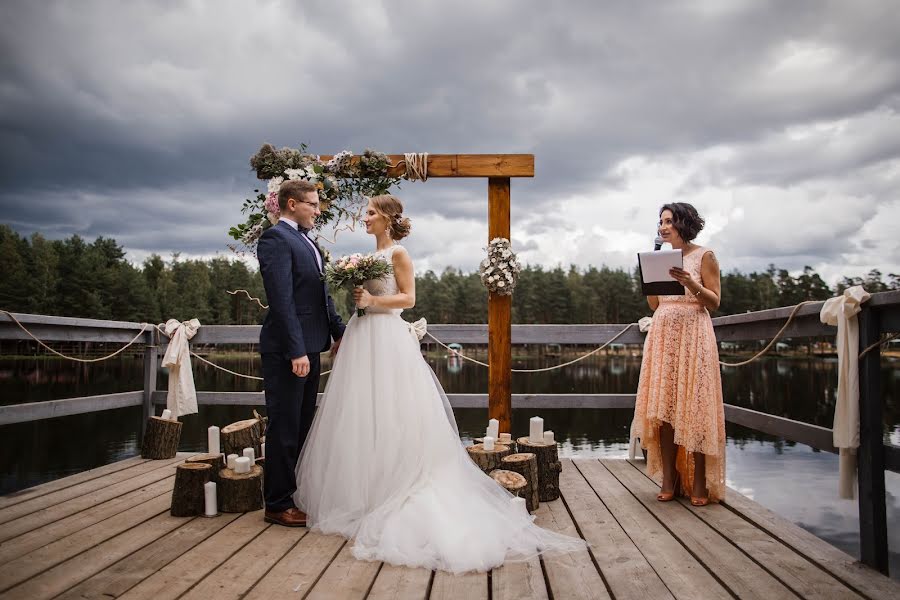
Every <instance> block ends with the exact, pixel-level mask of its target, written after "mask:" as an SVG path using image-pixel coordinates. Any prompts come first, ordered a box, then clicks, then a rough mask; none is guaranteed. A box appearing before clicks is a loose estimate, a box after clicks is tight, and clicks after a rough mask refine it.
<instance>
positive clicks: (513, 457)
mask: <svg viewBox="0 0 900 600" xmlns="http://www.w3.org/2000/svg"><path fill="white" fill-rule="evenodd" d="M500 464H501V466H502V467H503V468H504V469H506V470H507V471H514V472H516V473H518V474H519V475H521V476H522V477H524V478H525V481H526V482H528V485H527V486H525V490H524V491H523V492H522V498H525V506H526V508H528V512H534V511H535V510H536V509H537V507H538V506H540V505H541V502H540V495H539V494H538V468H537V457H536V456H535V455H534V454H532V453H531V452H521V453H519V454H510V455H509V456H504V457H503V458H502V459H501V460H500Z"/></svg>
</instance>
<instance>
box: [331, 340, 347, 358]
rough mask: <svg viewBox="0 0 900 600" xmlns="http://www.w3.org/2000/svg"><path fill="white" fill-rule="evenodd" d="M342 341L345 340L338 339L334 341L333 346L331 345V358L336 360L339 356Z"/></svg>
mask: <svg viewBox="0 0 900 600" xmlns="http://www.w3.org/2000/svg"><path fill="white" fill-rule="evenodd" d="M342 339H344V338H338V339H336V340H334V343H333V344H331V358H334V357H335V356H337V353H338V348H340V347H341V340H342Z"/></svg>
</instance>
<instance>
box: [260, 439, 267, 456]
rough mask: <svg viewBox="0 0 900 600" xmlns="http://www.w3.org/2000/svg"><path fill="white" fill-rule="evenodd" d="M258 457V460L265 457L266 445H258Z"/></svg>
mask: <svg viewBox="0 0 900 600" xmlns="http://www.w3.org/2000/svg"><path fill="white" fill-rule="evenodd" d="M259 457H260V458H265V457H266V444H265V443H262V444H260V445H259Z"/></svg>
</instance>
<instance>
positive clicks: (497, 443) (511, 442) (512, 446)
mask: <svg viewBox="0 0 900 600" xmlns="http://www.w3.org/2000/svg"><path fill="white" fill-rule="evenodd" d="M472 441H473V442H475V443H476V444H483V443H484V438H483V437H480V438H475V439H474V440H472ZM494 445H495V446H508V447H509V451H510V452H512V453H515V452H516V440H514V439H510V440H509V441H508V442H504V441H503V440H501V439H500V438H494Z"/></svg>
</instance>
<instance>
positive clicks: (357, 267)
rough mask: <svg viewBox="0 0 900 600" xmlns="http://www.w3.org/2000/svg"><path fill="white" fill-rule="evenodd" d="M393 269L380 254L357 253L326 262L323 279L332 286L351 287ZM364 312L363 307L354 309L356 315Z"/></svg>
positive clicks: (377, 277) (380, 276)
mask: <svg viewBox="0 0 900 600" xmlns="http://www.w3.org/2000/svg"><path fill="white" fill-rule="evenodd" d="M393 270H394V269H393V267H391V265H390V263H388V262H387V261H386V260H385V259H384V258H383V257H381V256H377V255H375V254H359V253H357V254H351V255H350V256H342V257H340V258H339V259H337V260H336V261H333V262H330V263H328V265H327V266H326V267H325V281H326V282H327V283H328V285H329V286H331V287H333V288H346V289H353V288H355V287H359V286H361V285H362V284H364V283H365V282H367V281H369V280H371V279H381V278H382V277H384V276H386V275H390V274H391V272H393ZM364 314H366V309H365V308H357V309H356V316H358V317H361V316H363V315H364Z"/></svg>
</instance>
